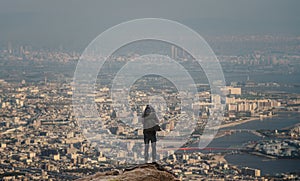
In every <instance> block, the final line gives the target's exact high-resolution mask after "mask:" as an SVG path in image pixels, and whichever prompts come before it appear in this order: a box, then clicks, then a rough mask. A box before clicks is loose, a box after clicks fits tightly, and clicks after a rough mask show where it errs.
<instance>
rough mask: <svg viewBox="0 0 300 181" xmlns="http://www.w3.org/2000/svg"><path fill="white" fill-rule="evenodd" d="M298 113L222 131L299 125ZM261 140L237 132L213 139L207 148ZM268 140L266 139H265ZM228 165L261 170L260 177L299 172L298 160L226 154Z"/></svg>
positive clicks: (229, 146)
mask: <svg viewBox="0 0 300 181" xmlns="http://www.w3.org/2000/svg"><path fill="white" fill-rule="evenodd" d="M299 117H300V113H286V112H285V113H279V114H278V116H276V117H271V118H266V119H263V120H255V121H251V122H247V123H243V124H240V125H236V126H233V127H227V128H223V129H253V130H259V129H271V130H273V129H282V128H287V127H290V126H292V125H295V124H297V123H300V118H299ZM260 139H262V138H261V137H258V136H256V135H254V134H252V133H250V132H238V133H235V134H232V135H229V136H224V137H220V138H217V139H214V140H213V141H212V142H211V143H210V144H209V145H208V147H214V148H215V147H216V148H219V147H222V148H234V147H242V146H243V145H244V144H246V143H247V142H249V141H257V140H260ZM267 139H268V138H267ZM225 159H226V160H227V161H228V163H230V164H233V165H237V166H238V167H251V168H257V169H260V170H261V173H262V175H276V174H280V173H284V172H296V171H297V172H299V171H300V159H294V160H292V159H276V160H272V159H268V158H265V157H259V156H255V155H251V154H246V153H242V154H228V155H226V156H225Z"/></svg>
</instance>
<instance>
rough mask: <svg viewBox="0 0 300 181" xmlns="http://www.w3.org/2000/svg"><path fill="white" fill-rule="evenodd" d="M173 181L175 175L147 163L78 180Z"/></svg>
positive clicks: (156, 165) (154, 164)
mask: <svg viewBox="0 0 300 181" xmlns="http://www.w3.org/2000/svg"><path fill="white" fill-rule="evenodd" d="M90 180H94V181H96V180H97V181H98V180H99V181H102V180H103V181H172V180H177V179H176V177H175V175H174V174H173V173H171V172H169V171H167V170H166V169H165V168H163V167H162V166H161V165H159V164H157V163H147V164H141V165H136V166H132V167H128V168H125V169H123V170H114V171H109V172H104V173H96V174H95V175H92V176H89V177H86V178H81V179H78V180H77V181H90Z"/></svg>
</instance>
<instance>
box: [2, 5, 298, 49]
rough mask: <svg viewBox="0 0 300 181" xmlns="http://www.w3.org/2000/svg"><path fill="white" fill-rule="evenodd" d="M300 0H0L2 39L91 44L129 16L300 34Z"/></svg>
mask: <svg viewBox="0 0 300 181" xmlns="http://www.w3.org/2000/svg"><path fill="white" fill-rule="evenodd" d="M299 7H300V1H299V0H247V1H246V0H207V1H201V0H194V1H191V0H190V1H189V0H181V1H179V0H165V1H163V2H162V0H148V1H142V0H119V1H117V0H107V1H101V0H97V1H96V0H48V1H45V0H0V41H1V43H2V44H5V42H7V41H12V42H20V43H22V42H25V43H29V44H30V43H33V44H40V45H43V46H58V45H60V44H62V45H64V46H66V47H79V48H83V47H85V46H86V45H87V44H88V43H89V42H90V41H91V40H92V39H93V38H95V37H96V36H97V35H98V34H99V33H101V32H103V31H104V30H106V29H107V28H109V27H111V26H113V25H116V24H119V23H121V22H123V21H126V20H131V19H136V18H146V17H156V18H166V19H170V20H176V21H179V22H180V23H183V24H185V25H187V26H189V27H191V28H193V29H194V30H196V31H197V32H198V33H200V35H217V34H218V35H220V34H221V35H222V34H225V35H228V34H230V35H234V34H293V35H297V36H299V35H300V10H299Z"/></svg>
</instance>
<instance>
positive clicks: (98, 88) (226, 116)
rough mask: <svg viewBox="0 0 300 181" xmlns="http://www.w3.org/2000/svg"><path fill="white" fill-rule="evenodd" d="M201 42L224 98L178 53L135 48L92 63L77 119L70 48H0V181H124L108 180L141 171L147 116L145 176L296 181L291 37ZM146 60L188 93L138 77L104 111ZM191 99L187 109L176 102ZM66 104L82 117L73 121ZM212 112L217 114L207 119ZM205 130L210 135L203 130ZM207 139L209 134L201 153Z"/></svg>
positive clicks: (299, 111)
mask: <svg viewBox="0 0 300 181" xmlns="http://www.w3.org/2000/svg"><path fill="white" fill-rule="evenodd" d="M3 4H5V3H3ZM0 6H1V3H0ZM0 10H1V8H0ZM298 14H299V13H298ZM1 21H3V20H1V18H0V22H1ZM50 23H51V22H50ZM0 26H1V24H0ZM0 33H1V32H0ZM99 33H101V32H99ZM7 35H8V33H7ZM4 36H5V34H4ZM203 37H204V39H205V40H206V41H207V43H208V44H209V45H210V47H211V49H212V50H213V51H214V53H215V54H216V57H217V59H218V60H219V62H220V65H221V67H222V70H223V73H224V78H225V86H224V87H222V88H221V89H220V91H221V93H222V95H224V97H222V95H219V94H215V93H212V91H211V86H212V85H211V84H210V82H209V80H208V77H207V75H206V72H205V70H203V68H202V67H201V66H200V65H199V64H198V63H197V61H196V60H195V58H194V57H193V56H192V55H191V54H190V53H189V52H188V51H186V50H185V49H183V48H182V47H178V46H176V45H174V44H171V43H169V42H162V41H155V40H144V41H137V42H133V43H131V44H128V45H125V46H123V47H121V48H120V49H118V50H116V51H115V52H113V54H112V55H111V56H110V57H109V58H107V57H100V58H107V61H106V62H105V63H104V65H103V67H102V68H101V70H99V74H98V77H97V78H96V82H95V86H94V90H93V92H92V93H91V94H88V95H86V96H85V97H84V99H85V98H86V99H87V100H92V102H93V103H95V104H93V105H92V106H95V107H94V109H95V110H96V112H97V115H96V118H95V116H94V113H88V114H90V115H91V117H80V116H78V115H82V113H81V112H80V111H83V112H84V111H88V110H90V108H88V107H84V106H83V103H82V102H84V100H81V99H77V97H74V94H75V92H76V91H77V90H76V89H75V88H74V87H75V86H74V84H75V79H74V72H75V71H76V68H77V69H78V67H76V66H77V65H78V63H79V61H80V59H81V58H82V54H83V48H82V47H80V48H79V49H75V48H70V47H68V46H67V45H65V44H64V43H62V44H61V45H59V46H54V47H53V46H37V45H36V44H35V43H32V44H31V43H28V42H22V41H15V40H13V39H12V40H10V39H8V40H3V39H1V38H0V87H1V88H0V125H1V126H0V180H5V181H10V180H24V181H25V180H53V181H54V180H85V179H86V180H92V179H91V177H93V176H99V175H101V176H99V178H96V179H95V180H126V179H124V178H123V179H118V178H119V177H117V176H118V175H120V174H122V173H125V172H126V171H127V170H129V169H131V168H132V167H139V168H144V167H143V166H144V165H143V164H145V161H144V155H145V151H144V132H143V123H142V120H141V119H142V117H143V116H142V115H143V111H144V110H145V107H146V105H148V104H150V105H152V106H153V107H154V109H155V111H156V113H157V117H158V119H159V125H160V128H161V130H160V131H158V132H157V139H158V141H157V155H156V158H157V160H156V161H155V162H153V163H149V164H150V166H151V164H157V165H158V166H157V168H160V169H161V170H163V171H164V173H165V174H170V175H171V176H172V178H173V177H174V178H175V179H174V180H262V181H265V180H299V179H300V81H299V78H300V34H299V32H297V34H296V35H295V34H292V35H290V34H279V33H277V34H276V33H275V34H274V33H263V34H262V33H253V34H250V33H248V34H236V35H227V34H218V35H204V36H203ZM153 52H155V53H157V54H160V55H164V56H166V57H168V58H171V59H172V60H175V61H176V62H178V64H180V65H181V66H182V67H184V68H185V69H186V70H187V72H188V73H189V74H190V75H191V77H192V78H193V81H194V83H195V86H196V89H197V92H195V93H193V94H191V93H190V92H188V91H179V90H178V89H177V87H176V86H175V84H174V82H172V80H168V79H167V78H165V77H162V76H159V75H146V76H143V77H140V78H139V79H138V80H136V81H135V82H134V84H132V85H131V86H130V90H129V94H128V95H127V97H122V98H124V99H128V105H127V106H124V105H114V102H113V101H114V100H113V98H112V94H113V93H112V91H113V90H114V87H113V81H114V78H115V77H116V76H117V74H118V72H120V70H121V69H122V67H124V65H126V64H127V63H128V62H132V61H133V60H134V59H135V58H137V57H140V56H143V55H147V54H151V53H153ZM93 58H94V59H97V58H99V57H92V59H93ZM149 64H150V63H149ZM146 65H147V64H146ZM164 65H165V64H164V63H162V64H161V65H159V66H162V67H163V66H164ZM178 75H179V74H178ZM174 77H175V76H174ZM121 78H122V79H128V77H121ZM176 79H177V80H181V81H183V82H184V81H187V80H185V79H184V78H183V77H180V76H179V77H176ZM214 83H215V82H214ZM217 83H218V82H217ZM217 83H216V84H217ZM120 92H121V93H124V92H125V89H124V90H123V89H120ZM81 98H82V97H81ZM194 98H197V99H196V101H195V102H192V103H191V104H187V103H184V102H183V101H182V100H183V99H188V100H193V99H194ZM214 101H215V102H217V103H218V105H217V107H214V105H213V102H214ZM76 104H78V105H82V106H83V109H81V110H77V109H76V106H77V105H76ZM85 106H86V105H85ZM88 106H89V105H88ZM183 108H186V109H185V110H184V109H183ZM216 110H222V114H219V115H218V116H216V117H213V114H214V113H216ZM98 116H99V117H98ZM212 117H213V119H212ZM211 121H216V122H218V123H220V124H219V125H218V124H217V125H216V127H213V128H211V127H209V122H211ZM207 130H208V131H212V130H217V131H216V132H215V134H214V135H213V138H212V140H211V142H210V143H209V144H208V145H207V146H205V147H201V146H200V144H199V143H200V141H201V140H203V139H207V138H206V137H205V131H207ZM183 135H185V136H183ZM150 150H151V149H150ZM145 170H146V169H145ZM121 172H122V173H121ZM136 176H137V177H138V176H139V175H136ZM171 176H170V177H171ZM100 178H101V179H100ZM161 178H162V177H161ZM164 179H165V180H166V178H164ZM129 180H131V179H130V178H129ZM132 180H135V179H132ZM137 180H138V179H137ZM142 180H143V179H142ZM153 180H155V179H153ZM156 180H159V179H156ZM160 180H163V179H160ZM169 180H172V179H169Z"/></svg>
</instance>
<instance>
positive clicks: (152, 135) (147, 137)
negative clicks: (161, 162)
mask: <svg viewBox="0 0 300 181" xmlns="http://www.w3.org/2000/svg"><path fill="white" fill-rule="evenodd" d="M150 141H151V148H152V162H155V161H156V141H157V139H156V131H145V130H144V143H145V150H144V152H145V155H144V156H145V162H147V161H148V159H149V143H150Z"/></svg>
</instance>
